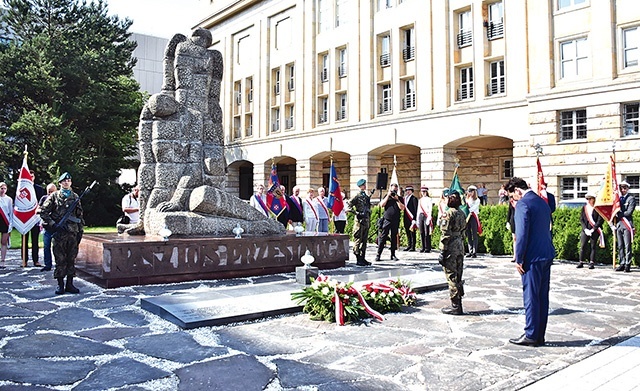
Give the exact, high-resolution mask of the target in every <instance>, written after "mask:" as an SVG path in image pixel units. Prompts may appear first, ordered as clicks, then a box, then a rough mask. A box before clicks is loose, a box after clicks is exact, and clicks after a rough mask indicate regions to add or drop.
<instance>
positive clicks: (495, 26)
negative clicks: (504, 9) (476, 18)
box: [484, 22, 504, 40]
mask: <svg viewBox="0 0 640 391" xmlns="http://www.w3.org/2000/svg"><path fill="white" fill-rule="evenodd" d="M484 27H486V28H487V38H488V39H489V40H492V39H498V38H502V37H503V36H504V23H503V22H498V23H494V22H485V24H484Z"/></svg>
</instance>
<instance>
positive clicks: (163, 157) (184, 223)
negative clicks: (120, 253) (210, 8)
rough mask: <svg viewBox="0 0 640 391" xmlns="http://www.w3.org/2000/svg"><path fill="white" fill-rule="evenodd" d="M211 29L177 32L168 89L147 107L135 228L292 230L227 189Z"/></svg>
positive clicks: (218, 65)
mask: <svg viewBox="0 0 640 391" xmlns="http://www.w3.org/2000/svg"><path fill="white" fill-rule="evenodd" d="M211 41H212V38H211V32H210V31H209V30H206V29H202V28H198V29H196V30H195V31H194V32H193V33H192V35H191V38H189V39H187V38H186V37H185V36H184V35H182V34H176V35H175V36H174V37H173V38H172V39H171V40H170V41H169V44H168V45H167V48H166V50H165V56H164V63H163V66H164V82H163V86H162V91H161V92H160V93H158V94H154V95H153V96H151V97H150V98H149V101H148V102H147V104H146V105H145V106H144V108H143V109H142V113H141V115H140V124H139V128H138V132H139V134H138V138H139V148H140V167H139V168H138V182H139V183H138V185H139V187H140V196H139V197H140V210H141V217H142V219H141V223H139V224H138V225H137V226H135V227H126V226H124V227H121V226H119V227H118V229H119V231H121V230H125V229H126V232H127V233H129V234H132V235H134V234H144V232H147V233H152V234H155V233H157V232H158V231H159V230H160V229H162V228H164V227H167V228H169V229H170V230H171V231H172V232H173V233H174V234H179V235H229V234H230V233H231V230H232V229H233V228H234V227H235V226H236V225H237V224H238V223H240V225H241V226H242V227H243V229H244V230H245V233H247V234H275V233H284V230H283V227H282V224H279V223H278V222H277V221H275V220H272V219H269V218H267V217H265V216H264V215H262V214H261V213H259V212H258V211H256V210H255V209H254V208H252V207H251V206H249V205H248V204H247V203H245V202H244V201H242V200H241V199H239V198H238V197H235V196H233V195H231V194H228V193H226V192H225V191H224V190H223V189H224V187H225V179H226V173H225V170H226V163H225V158H224V131H223V128H222V110H221V108H220V103H219V101H220V84H221V81H222V72H223V64H222V55H221V54H220V52H218V51H216V50H209V49H208V47H209V46H210V45H211Z"/></svg>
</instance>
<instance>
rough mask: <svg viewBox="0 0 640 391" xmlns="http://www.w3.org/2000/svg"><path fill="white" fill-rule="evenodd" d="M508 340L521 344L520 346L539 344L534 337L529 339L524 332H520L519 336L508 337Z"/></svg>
mask: <svg viewBox="0 0 640 391" xmlns="http://www.w3.org/2000/svg"><path fill="white" fill-rule="evenodd" d="M509 342H511V343H512V344H515V345H522V346H538V345H539V343H538V341H536V340H535V339H529V338H527V336H526V335H524V334H522V335H521V336H520V338H514V339H510V340H509Z"/></svg>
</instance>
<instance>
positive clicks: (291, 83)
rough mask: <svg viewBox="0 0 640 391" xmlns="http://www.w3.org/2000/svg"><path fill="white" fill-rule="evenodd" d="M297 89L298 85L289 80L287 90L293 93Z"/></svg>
mask: <svg viewBox="0 0 640 391" xmlns="http://www.w3.org/2000/svg"><path fill="white" fill-rule="evenodd" d="M295 87H296V84H295V83H294V81H293V80H289V82H288V83H287V88H289V91H293V90H294V89H295Z"/></svg>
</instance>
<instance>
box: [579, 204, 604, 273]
mask: <svg viewBox="0 0 640 391" xmlns="http://www.w3.org/2000/svg"><path fill="white" fill-rule="evenodd" d="M585 198H586V199H587V203H586V205H585V206H584V207H582V213H580V225H581V226H582V232H580V261H579V262H578V266H576V267H577V268H578V269H581V268H582V267H583V264H584V261H585V259H586V257H587V251H589V249H590V250H591V252H590V254H589V269H593V268H595V265H596V264H595V262H596V248H597V246H598V244H600V247H604V234H603V233H602V229H601V227H602V224H604V219H603V218H602V216H600V214H599V213H598V212H596V210H595V209H594V207H593V206H594V205H595V203H596V196H595V195H594V194H593V193H587V195H586V196H585Z"/></svg>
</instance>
